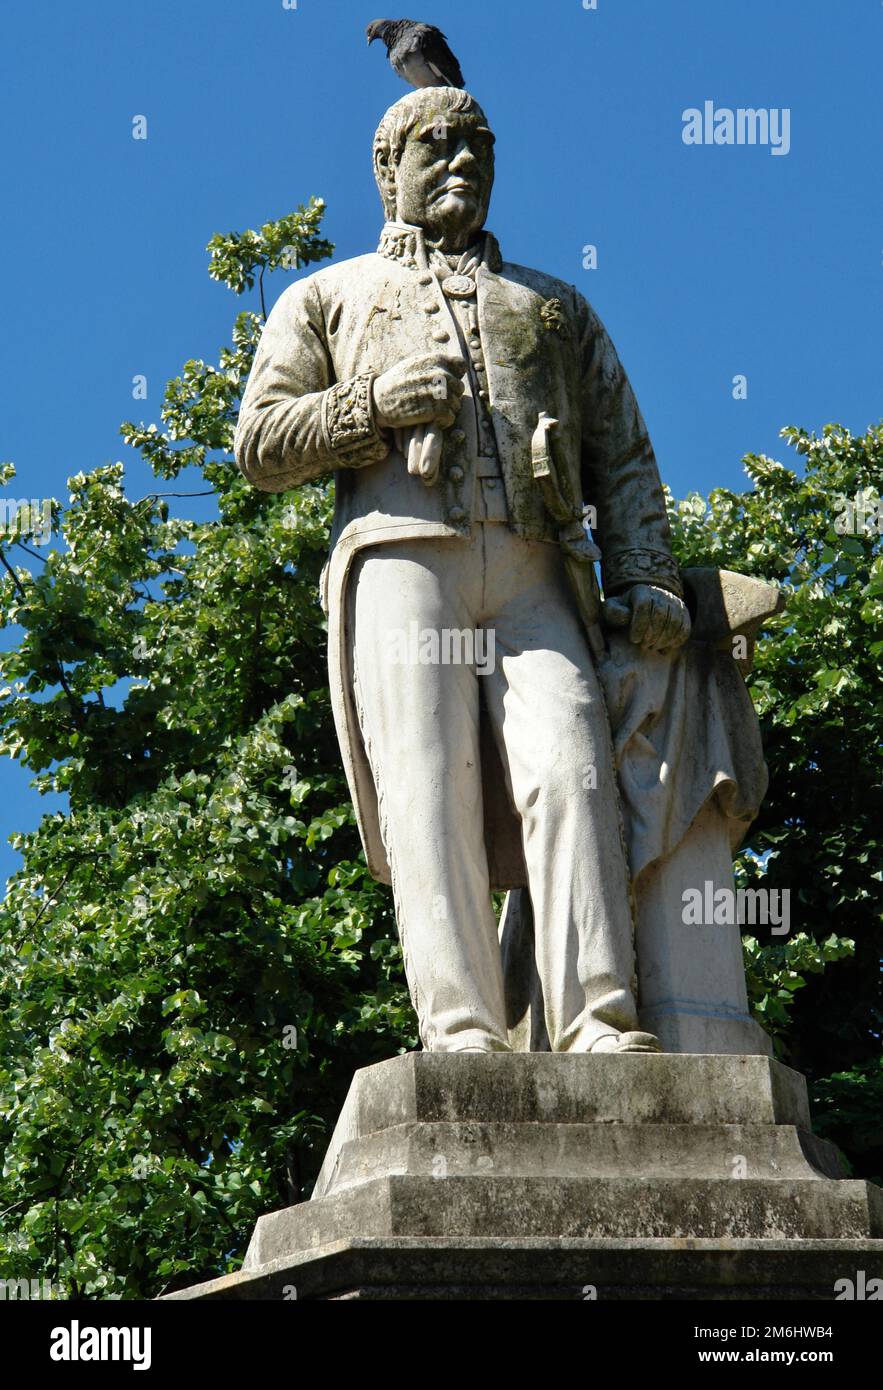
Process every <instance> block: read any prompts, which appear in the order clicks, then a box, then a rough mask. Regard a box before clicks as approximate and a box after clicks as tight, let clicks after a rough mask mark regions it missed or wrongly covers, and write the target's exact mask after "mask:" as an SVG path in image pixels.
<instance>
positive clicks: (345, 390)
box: [322, 372, 389, 468]
mask: <svg viewBox="0 0 883 1390" xmlns="http://www.w3.org/2000/svg"><path fill="white" fill-rule="evenodd" d="M374 375H375V374H374V373H373V372H365V373H363V374H362V375H361V376H354V377H352V378H351V379H350V380H349V381H341V382H339V383H338V384H337V385H336V386H332V387H330V389H329V390H327V391H326V392H325V396H324V399H323V402H322V428H323V431H324V434H325V442H326V444H327V445H328V448H329V450H330V451H331V453H332V454H333V455H334V462H335V464H336V465H337V466H338V467H340V468H363V467H364V466H365V465H366V464H368V463H379V462H380V461H381V459H385V458H386V456H387V454H388V453H389V441H388V440H387V439H385V438H384V435H383V433H382V432H381V430H380V429H379V427H378V425H377V421H376V419H375V417H374V401H373V398H372V395H371V386H372V383H373V381H374Z"/></svg>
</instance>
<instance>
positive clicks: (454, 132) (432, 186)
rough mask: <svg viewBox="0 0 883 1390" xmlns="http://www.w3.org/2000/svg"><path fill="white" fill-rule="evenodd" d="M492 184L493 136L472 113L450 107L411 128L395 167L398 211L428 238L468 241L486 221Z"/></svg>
mask: <svg viewBox="0 0 883 1390" xmlns="http://www.w3.org/2000/svg"><path fill="white" fill-rule="evenodd" d="M493 186H494V137H493V135H492V133H491V131H489V130H488V128H487V126H486V125H484V123H483V121H481V120H480V119H478V118H477V117H476V116H474V115H470V114H469V113H468V112H467V113H461V112H452V113H451V115H450V116H444V117H443V118H440V119H439V120H438V121H437V122H436V123H435V124H430V123H427V124H423V123H421V124H420V125H418V126H417V127H416V128H415V129H414V130H412V131H411V133H410V134H409V136H408V138H407V140H406V142H405V147H404V149H403V151H402V155H401V158H400V160H399V163H398V166H397V167H396V170H395V191H396V217H397V218H398V220H399V221H400V222H409V223H411V224H412V225H413V226H417V227H422V228H423V229H424V231H425V232H426V235H427V237H428V238H429V240H430V241H438V242H442V243H445V244H450V245H451V246H452V247H455V248H456V247H460V246H468V245H469V243H470V242H471V241H472V240H474V238H475V236H476V235H477V234H478V233H479V232H480V231H481V229H482V227H483V226H484V222H485V218H486V217H487V212H488V207H489V205H490V201H491V190H492V188H493Z"/></svg>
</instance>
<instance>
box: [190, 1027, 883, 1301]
mask: <svg viewBox="0 0 883 1390" xmlns="http://www.w3.org/2000/svg"><path fill="white" fill-rule="evenodd" d="M840 1172H841V1167H840V1163H839V1158H838V1154H837V1151H836V1149H834V1147H833V1146H832V1145H831V1144H828V1143H826V1142H825V1141H824V1140H821V1139H817V1138H816V1137H815V1136H814V1135H813V1134H812V1133H811V1131H810V1127H809V1113H808V1108H807V1101H806V1086H805V1083H804V1080H803V1078H802V1077H801V1076H799V1075H798V1073H796V1072H794V1071H791V1070H790V1069H789V1068H787V1067H784V1066H782V1065H781V1064H780V1063H777V1062H772V1061H770V1060H769V1059H767V1058H765V1057H761V1056H747V1057H745V1056H743V1057H736V1056H685V1055H684V1056H671V1055H659V1056H653V1055H647V1056H645V1055H631V1054H607V1055H599V1056H592V1055H581V1056H576V1055H570V1054H560V1053H559V1054H551V1053H538V1054H526V1053H522V1054H506V1053H498V1054H491V1055H488V1056H480V1055H477V1056H472V1055H462V1054H461V1055H451V1054H443V1053H412V1054H409V1055H408V1056H403V1057H398V1058H395V1059H393V1060H392V1061H389V1062H383V1063H380V1064H379V1065H378V1066H374V1067H370V1068H367V1069H366V1070H365V1071H361V1072H358V1073H357V1074H356V1076H355V1078H354V1080H353V1085H352V1087H351V1089H350V1094H349V1096H348V1098H347V1101H346V1104H345V1106H344V1109H343V1111H342V1113H341V1117H340V1121H339V1123H338V1125H337V1128H336V1130H335V1132H334V1135H333V1137H332V1141H331V1144H330V1146H329V1149H328V1153H327V1155H326V1159H325V1163H324V1166H323V1168H322V1171H321V1173H320V1175H319V1179H318V1181H317V1184H316V1189H315V1193H314V1197H313V1200H312V1201H310V1202H304V1203H301V1204H300V1205H298V1206H294V1207H288V1208H286V1209H285V1210H283V1211H278V1212H273V1213H271V1214H269V1215H268V1216H263V1217H261V1219H260V1220H259V1221H258V1223H257V1225H256V1227H255V1232H254V1235H253V1237H252V1241H251V1244H250V1246H249V1250H248V1253H247V1256H246V1260H245V1264H244V1266H243V1269H242V1271H241V1272H240V1273H239V1274H234V1275H229V1276H226V1277H225V1278H222V1279H218V1280H213V1281H212V1282H210V1283H207V1284H202V1285H198V1286H196V1287H194V1288H192V1289H186V1290H183V1291H181V1292H180V1293H177V1294H173V1295H170V1297H172V1298H210V1299H218V1298H227V1299H229V1298H233V1299H239V1298H245V1299H272V1298H292V1297H297V1298H300V1299H303V1298H320V1299H333V1298H356V1297H365V1298H411V1299H439V1298H442V1299H444V1298H449V1299H457V1298H483V1299H508V1298H584V1297H587V1296H588V1297H591V1296H594V1295H596V1296H597V1297H598V1298H599V1299H603V1298H608V1299H609V1298H615V1299H622V1298H654V1299H655V1298H659V1299H662V1298H747V1299H756V1298H764V1299H789V1298H819V1299H821V1298H828V1299H831V1298H833V1297H834V1296H835V1289H834V1285H835V1282H836V1281H837V1280H838V1279H843V1278H848V1279H852V1280H855V1278H856V1275H857V1272H858V1271H859V1270H864V1272H865V1276H866V1278H867V1279H870V1278H880V1277H883V1190H881V1189H879V1188H877V1187H875V1186H873V1185H872V1184H870V1183H866V1182H859V1181H851V1180H846V1179H843V1178H841V1177H840V1176H839V1174H840Z"/></svg>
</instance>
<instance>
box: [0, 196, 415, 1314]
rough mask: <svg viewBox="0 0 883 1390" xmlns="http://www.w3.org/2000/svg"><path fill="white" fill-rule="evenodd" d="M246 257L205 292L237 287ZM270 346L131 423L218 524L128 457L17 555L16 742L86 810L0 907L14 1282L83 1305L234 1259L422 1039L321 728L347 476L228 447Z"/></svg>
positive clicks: (29, 851)
mask: <svg viewBox="0 0 883 1390" xmlns="http://www.w3.org/2000/svg"><path fill="white" fill-rule="evenodd" d="M311 207H312V209H313V212H312V213H311V214H310V215H309V216H304V217H301V216H300V215H295V216H294V217H293V218H288V219H283V221H282V222H281V223H277V224H274V228H275V230H274V236H275V238H276V242H280V241H281V239H282V238H283V237H284V239H285V241H286V244H289V243H291V244H294V245H295V246H296V247H297V249H298V254H299V259H300V263H301V264H306V263H307V262H308V261H310V260H313V259H316V258H317V257H318V255H320V254H326V253H327V250H328V249H330V248H329V247H328V243H326V242H320V241H318V240H317V238H316V235H315V233H316V230H317V228H318V221H319V216H320V208H321V205H319V204H316V203H313V204H312V205H311ZM262 237H263V241H262V242H261V244H260V246H258V247H257V248H256V247H255V246H254V245H253V244H252V243H249V248H248V249H247V251H244V252H243V254H242V261H241V265H240V269H241V278H242V283H248V276H249V274H250V273H251V271H252V270H254V268H255V266H257V265H260V266H261V268H264V266H265V265H266V266H269V265H271V264H272V263H273V257H274V255H275V254H276V252H275V251H274V250H273V249H272V246H271V242H272V238H271V237H270V236H269V234H268V229H267V228H264V229H263V233H262ZM245 240H246V238H243V239H241V241H245ZM228 242H229V243H230V244H229V245H228V246H227V249H226V250H223V248H220V247H219V245H218V239H217V238H216V239H215V240H214V242H213V244H212V245H213V251H214V250H215V248H217V254H216V255H215V259H214V261H213V273H217V274H218V275H219V278H224V279H227V280H228V282H230V283H234V287H241V285H240V283H239V280H238V279H237V274H236V273H234V261H235V257H236V252H235V249H234V247H233V243H235V238H230V239H228ZM273 244H275V243H273ZM223 257H226V258H227V259H226V260H223ZM259 333H260V320H259V319H258V318H257V317H256V316H255V315H254V314H252V313H248V312H245V313H242V314H240V315H239V317H238V318H237V320H236V324H235V327H234V331H233V344H232V347H230V348H227V349H225V350H224V351H223V352H222V354H221V357H220V361H219V363H218V365H217V366H208V365H206V364H205V363H202V362H189V363H187V364H186V366H185V368H184V371H183V373H182V375H181V376H180V377H179V378H178V379H176V380H174V381H172V382H170V383H169V386H168V389H167V391H166V395H165V402H164V406H163V411H162V418H163V428H162V429H158V428H157V427H156V426H154V425H151V426H146V427H145V426H144V425H140V424H139V425H134V424H126V425H124V426H123V435H124V437H125V438H126V439H127V441H129V442H130V443H132V444H133V445H134V446H135V447H136V448H138V449H139V450H140V451H141V453H142V455H143V456H144V458H145V459H147V461H148V462H149V463H150V464H151V465H152V467H153V470H154V472H155V473H156V475H157V477H158V478H160V479H171V478H175V477H177V475H178V474H179V473H180V472H181V470H182V469H183V468H185V467H196V468H198V469H199V470H200V473H201V476H202V477H203V478H204V480H205V482H204V484H203V487H208V488H210V489H211V490H213V491H214V493H215V495H216V501H217V507H218V513H219V516H218V520H216V521H213V522H211V523H208V524H197V523H195V522H193V521H188V520H184V519H180V518H171V517H170V516H169V513H168V503H167V501H166V498H165V497H164V496H163V495H162V494H161V493H157V494H155V495H153V496H151V497H148V498H145V499H143V500H141V501H140V502H134V503H133V502H132V501H130V500H128V499H127V498H126V496H125V491H124V479H123V469H122V466H121V465H118V464H116V465H112V466H107V467H102V468H98V469H96V470H95V471H94V472H92V473H89V474H88V475H84V474H80V475H78V476H76V477H74V478H72V479H71V480H70V502H69V506H68V508H67V511H66V513H65V518H64V535H65V539H66V543H67V545H66V549H64V550H51V551H49V552H48V554H47V555H46V559H45V563H44V564H43V566H42V567H41V569H40V571H39V572H38V573H36V574H32V573H31V572H30V570H29V569H27V568H24V567H22V566H18V565H16V564H15V563H14V561H13V560H12V559H11V557H10V555H9V553H8V547H6V548H4V550H3V551H2V552H0V554H2V559H3V563H4V564H5V566H6V569H5V576H4V579H3V581H2V585H0V622H2V624H3V625H11V624H19V625H20V627H21V629H22V631H23V636H22V637H21V640H20V641H18V643H17V645H16V646H15V647H14V649H13V650H11V651H9V652H7V653H4V655H3V658H2V661H3V674H4V678H5V680H6V682H7V688H6V690H5V691H4V692H3V697H2V705H0V752H3V753H6V754H7V755H10V756H13V757H16V758H19V759H20V760H21V761H22V762H23V763H24V764H25V765H26V766H27V767H29V768H30V769H32V770H33V771H34V773H35V774H36V778H37V785H38V786H39V787H40V788H41V789H42V790H44V791H56V792H64V793H66V794H67V796H68V798H69V804H70V811H69V813H68V814H60V813H59V814H55V815H52V816H47V817H46V818H44V820H43V821H42V823H41V825H40V827H39V829H38V830H37V831H36V833H34V834H32V835H27V836H20V837H18V839H17V841H16V843H17V844H18V846H19V848H21V850H22V851H23V854H24V868H23V869H22V871H21V872H20V873H18V874H16V875H15V877H14V878H13V879H12V880H11V882H10V885H9V888H8V892H7V894H6V898H5V901H4V902H3V904H2V907H0V993H2V1024H0V1151H2V1153H3V1171H2V1178H0V1209H3V1213H4V1223H3V1225H4V1230H3V1233H2V1235H0V1270H2V1273H3V1276H4V1277H40V1278H49V1279H51V1281H52V1282H53V1284H57V1285H60V1286H61V1287H62V1288H63V1289H65V1290H66V1291H67V1292H68V1293H70V1294H79V1295H86V1296H92V1297H102V1298H107V1297H135V1296H152V1295H154V1294H156V1293H158V1292H160V1291H161V1290H164V1289H167V1288H169V1287H174V1286H177V1285H181V1284H186V1283H189V1282H192V1281H193V1280H194V1279H196V1278H200V1277H211V1276H212V1275H214V1274H217V1273H221V1272H224V1271H225V1270H227V1269H230V1268H233V1267H235V1266H236V1264H237V1263H238V1261H239V1259H241V1256H242V1254H243V1251H244V1247H245V1243H246V1241H247V1239H248V1235H249V1233H250V1230H251V1228H252V1226H253V1224H254V1221H255V1219H256V1217H257V1216H258V1215H259V1214H260V1213H261V1212H262V1211H266V1210H267V1209H268V1208H271V1207H274V1206H279V1205H285V1204H287V1203H289V1202H291V1201H295V1200H298V1199H299V1198H301V1197H302V1196H306V1195H308V1194H309V1191H310V1186H311V1181H312V1178H313V1177H314V1176H315V1173H316V1170H317V1167H318V1163H319V1162H320V1160H321V1156H322V1152H323V1150H324V1147H325V1144H326V1143H327V1137H328V1132H329V1128H330V1127H331V1126H332V1125H333V1123H334V1121H335V1120H336V1117H337V1113H338V1111H339V1109H340V1105H341V1103H342V1101H343V1098H344V1095H345V1093H346V1089H347V1087H348V1084H349V1080H350V1078H351V1075H352V1072H353V1071H354V1070H355V1068H356V1067H357V1066H362V1065H365V1064H366V1063H370V1062H371V1061H375V1060H380V1059H381V1058H383V1057H386V1056H390V1055H393V1054H394V1053H395V1052H396V1051H398V1050H400V1049H401V1048H402V1047H403V1046H413V1045H414V1042H415V1038H414V1024H413V1018H412V1014H411V1010H410V1004H409V1002H408V999H407V993H406V990H405V988H404V985H403V982H402V970H401V953H400V950H399V947H398V944H397V941H396V938H395V931H394V922H393V916H392V910H391V903H390V896H389V893H388V892H387V890H386V889H384V888H382V887H381V886H379V885H377V884H375V883H374V882H373V880H372V879H371V878H370V876H369V875H368V873H367V869H366V867H365V864H364V860H363V858H362V855H361V851H360V846H359V841H358V835H357V832H356V829H355V825H354V819H353V813H352V809H351V807H350V804H349V798H348V794H347V789H346V783H345V779H344V777H343V774H342V771H341V768H340V759H339V755H338V751H337V745H336V740H335V735H334V729H333V723H332V719H331V712H330V703H329V696H328V690H327V671H326V664H325V644H326V624H325V619H324V615H323V614H322V611H321V608H320V606H319V603H318V599H317V591H318V579H319V573H320V569H321V566H322V564H323V562H324V559H325V554H326V550H327V543H328V527H329V521H330V510H331V504H332V492H331V488H330V487H323V486H310V487H305V488H301V489H299V490H298V491H297V493H295V494H291V495H287V496H268V495H267V494H264V493H259V492H257V491H255V490H254V489H252V488H250V487H248V486H247V485H246V484H245V482H244V480H243V479H242V478H241V476H240V474H239V472H238V470H237V469H236V467H235V464H234V462H233V460H232V458H231V444H232V431H233V426H234V422H235V416H236V410H237V405H238V401H239V396H240V393H241V390H242V387H243V385H244V381H245V378H246V375H247V372H248V369H249V365H250V363H251V359H252V355H253V351H254V346H255V343H256V341H257V338H258V336H259Z"/></svg>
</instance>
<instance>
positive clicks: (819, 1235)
mask: <svg viewBox="0 0 883 1390" xmlns="http://www.w3.org/2000/svg"><path fill="white" fill-rule="evenodd" d="M355 1232H358V1234H359V1235H360V1236H372V1237H374V1238H375V1239H377V1238H380V1237H383V1236H422V1237H429V1238H432V1237H436V1236H446V1237H456V1236H499V1237H501V1238H505V1237H510V1236H521V1237H524V1236H533V1237H535V1236H543V1235H546V1236H572V1237H583V1238H589V1237H595V1238H597V1237H607V1238H611V1239H612V1238H615V1237H623V1238H628V1239H636V1238H641V1237H644V1238H646V1237H669V1238H674V1239H685V1238H688V1237H690V1236H694V1237H702V1238H704V1239H710V1240H713V1239H724V1238H727V1239H740V1238H741V1239H749V1238H752V1237H753V1238H755V1239H776V1240H789V1239H803V1240H812V1239H825V1238H834V1237H837V1238H840V1239H846V1238H849V1237H854V1238H856V1239H869V1238H879V1237H883V1193H881V1191H880V1189H878V1188H875V1187H874V1186H873V1185H872V1184H870V1183H865V1182H851V1181H846V1180H844V1181H841V1182H831V1181H825V1180H824V1179H812V1178H810V1179H805V1180H798V1181H795V1180H792V1179H781V1180H778V1179H777V1180H775V1181H772V1182H771V1181H769V1180H758V1179H752V1178H743V1179H733V1178H725V1179H708V1178H701V1179H696V1178H681V1179H674V1180H661V1181H657V1182H650V1181H647V1180H645V1179H642V1178H501V1177H463V1178H459V1177H448V1178H438V1179H436V1178H416V1177H411V1176H400V1177H386V1178H378V1179H376V1180H375V1181H374V1182H369V1183H363V1184H361V1185H360V1186H358V1187H354V1188H350V1189H348V1190H346V1191H343V1192H339V1193H336V1194H334V1195H333V1196H331V1197H324V1198H322V1199H321V1201H318V1202H301V1203H300V1204H299V1205H298V1206H294V1207H287V1208H285V1209H284V1210H283V1211H278V1212H273V1213H272V1214H271V1215H269V1216H262V1217H261V1218H260V1220H259V1221H258V1223H257V1226H256V1227H255V1234H254V1237H253V1239H252V1244H251V1246H250V1247H249V1252H248V1257H247V1261H246V1263H247V1265H248V1267H249V1268H254V1267H255V1266H256V1265H261V1264H265V1263H267V1262H268V1261H270V1260H276V1259H279V1258H281V1257H283V1256H284V1255H286V1254H290V1253H291V1252H292V1251H294V1250H307V1249H311V1248H314V1247H316V1246H320V1245H328V1244H331V1243H332V1242H334V1241H336V1240H343V1239H345V1238H346V1237H347V1236H349V1235H352V1234H353V1233H355Z"/></svg>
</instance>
